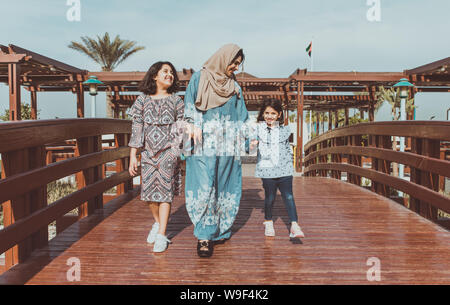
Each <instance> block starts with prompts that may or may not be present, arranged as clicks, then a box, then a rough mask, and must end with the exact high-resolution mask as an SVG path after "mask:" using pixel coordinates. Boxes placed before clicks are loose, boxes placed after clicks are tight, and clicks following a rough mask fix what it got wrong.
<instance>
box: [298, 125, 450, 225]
mask: <svg viewBox="0 0 450 305" xmlns="http://www.w3.org/2000/svg"><path fill="white" fill-rule="evenodd" d="M392 136H395V137H405V142H406V140H407V139H410V143H411V148H410V151H408V152H400V151H397V150H394V149H393V148H392V140H391V137H392ZM363 137H368V140H369V141H368V143H369V144H368V145H369V146H368V147H367V146H363V143H362V142H363V141H362V138H363ZM445 141H450V122H448V121H401V122H395V121H394V122H372V123H362V124H357V125H352V126H346V127H341V128H337V129H334V130H330V131H328V132H326V133H324V134H322V135H320V136H318V137H316V138H314V139H313V140H311V141H310V142H308V143H307V144H306V145H305V158H304V162H305V163H304V164H305V175H306V176H317V175H318V176H322V177H332V178H336V179H341V176H342V175H341V173H342V172H346V173H347V181H348V182H350V183H353V184H356V185H359V186H361V182H362V179H361V177H364V178H367V179H369V180H370V181H371V188H370V189H371V190H372V191H373V192H377V193H379V194H381V195H383V196H386V197H390V196H391V189H395V190H398V191H401V192H403V193H406V194H408V195H409V197H410V198H409V202H407V198H401V201H402V203H404V204H405V205H406V206H408V207H409V208H410V209H411V210H413V211H414V212H417V213H419V214H420V215H422V216H424V217H426V218H428V219H430V220H432V221H434V222H436V223H439V224H441V225H443V226H444V227H447V228H450V222H449V221H443V220H440V219H438V217H437V211H438V209H440V210H442V211H444V212H446V213H450V198H449V197H448V196H446V195H444V194H442V193H441V192H442V189H439V188H440V186H439V185H442V184H443V183H440V182H439V181H440V180H441V181H442V179H445V177H447V178H448V177H450V161H448V160H446V159H445V148H444V153H441V151H440V149H441V143H442V145H444V144H445ZM364 143H366V142H364ZM442 156H443V157H442ZM362 157H365V158H366V160H367V159H368V160H370V161H371V168H370V169H368V168H364V167H363V166H364V164H362ZM345 160H347V163H345V162H344V161H345ZM392 162H395V163H398V164H403V165H405V167H406V168H408V169H409V171H410V181H408V180H405V179H401V178H398V177H394V176H393V175H392V170H391V164H392ZM441 187H442V186H441Z"/></svg>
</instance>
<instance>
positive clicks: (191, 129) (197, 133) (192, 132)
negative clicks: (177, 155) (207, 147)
mask: <svg viewBox="0 0 450 305" xmlns="http://www.w3.org/2000/svg"><path fill="white" fill-rule="evenodd" d="M185 132H186V133H187V134H188V136H189V140H190V139H192V138H193V139H194V145H196V144H197V143H201V142H202V130H201V129H200V128H198V127H196V126H194V124H188V125H187V126H186V130H185Z"/></svg>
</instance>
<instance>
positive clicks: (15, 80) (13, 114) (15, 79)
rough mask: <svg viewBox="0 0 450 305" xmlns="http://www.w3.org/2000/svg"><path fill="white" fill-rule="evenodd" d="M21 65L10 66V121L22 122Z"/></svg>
mask: <svg viewBox="0 0 450 305" xmlns="http://www.w3.org/2000/svg"><path fill="white" fill-rule="evenodd" d="M19 76H20V65H19V64H18V63H12V64H8V86H9V120H10V121H20V120H21V119H22V114H21V100H20V79H19Z"/></svg>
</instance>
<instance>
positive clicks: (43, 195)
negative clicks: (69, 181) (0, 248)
mask: <svg viewBox="0 0 450 305" xmlns="http://www.w3.org/2000/svg"><path fill="white" fill-rule="evenodd" d="M1 161H2V168H3V170H2V179H4V178H7V177H9V176H12V175H15V174H19V173H23V172H26V171H29V170H31V169H34V168H38V167H42V166H45V147H44V146H40V147H34V148H29V149H21V150H16V151H11V152H8V153H3V154H2V160H1ZM46 206H47V187H46V186H43V187H40V188H38V189H35V190H33V191H31V192H29V193H26V194H24V195H22V196H19V197H17V198H14V199H12V200H9V201H6V202H4V203H3V224H4V226H5V227H7V226H9V225H12V224H13V223H15V222H16V221H18V220H19V219H22V218H24V217H26V216H28V215H30V214H31V213H33V212H35V211H37V210H38V209H41V208H43V207H46ZM47 240H48V229H47V227H45V228H42V229H41V230H39V231H37V232H36V233H34V234H33V235H31V236H30V237H28V238H26V239H25V240H23V241H21V242H20V243H18V244H17V245H16V246H14V247H12V248H11V249H9V250H7V251H6V252H5V266H6V269H9V268H11V267H12V266H14V265H16V264H18V263H22V262H24V261H25V260H26V259H27V258H28V257H29V256H30V255H31V252H32V251H33V250H34V249H37V248H40V247H42V246H44V245H45V244H46V243H47Z"/></svg>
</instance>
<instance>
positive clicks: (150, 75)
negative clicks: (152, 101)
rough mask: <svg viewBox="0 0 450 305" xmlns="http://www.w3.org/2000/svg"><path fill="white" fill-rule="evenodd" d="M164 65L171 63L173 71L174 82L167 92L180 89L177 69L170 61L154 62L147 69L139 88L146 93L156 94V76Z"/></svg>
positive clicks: (174, 91)
mask: <svg viewBox="0 0 450 305" xmlns="http://www.w3.org/2000/svg"><path fill="white" fill-rule="evenodd" d="M163 65H169V66H170V68H171V69H172V72H173V84H172V86H170V87H169V88H168V89H167V93H176V92H178V91H179V84H178V75H177V70H176V69H175V67H174V66H173V65H172V63H171V62H169V61H158V62H156V63H154V64H153V65H152V66H151V67H150V68H149V69H148V71H147V73H146V74H145V76H144V79H143V80H142V81H141V83H140V84H139V88H138V90H139V91H141V92H142V93H144V94H148V95H152V94H156V89H157V88H156V81H155V79H154V78H155V77H156V75H157V74H158V72H159V70H161V68H162V66H163Z"/></svg>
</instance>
